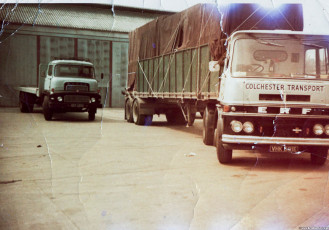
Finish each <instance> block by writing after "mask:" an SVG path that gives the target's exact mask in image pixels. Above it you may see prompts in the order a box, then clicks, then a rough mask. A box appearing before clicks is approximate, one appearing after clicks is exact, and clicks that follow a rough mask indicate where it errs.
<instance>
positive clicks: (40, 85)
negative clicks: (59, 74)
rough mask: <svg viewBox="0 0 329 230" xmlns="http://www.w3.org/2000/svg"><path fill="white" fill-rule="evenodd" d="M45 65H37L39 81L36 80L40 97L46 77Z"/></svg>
mask: <svg viewBox="0 0 329 230" xmlns="http://www.w3.org/2000/svg"><path fill="white" fill-rule="evenodd" d="M47 68H48V65H47V64H40V65H39V80H38V88H39V95H42V93H43V90H44V84H45V79H46V75H47Z"/></svg>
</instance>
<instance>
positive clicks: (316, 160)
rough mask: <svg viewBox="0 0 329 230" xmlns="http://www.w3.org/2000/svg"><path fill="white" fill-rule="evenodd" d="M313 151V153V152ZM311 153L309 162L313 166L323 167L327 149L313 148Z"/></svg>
mask: <svg viewBox="0 0 329 230" xmlns="http://www.w3.org/2000/svg"><path fill="white" fill-rule="evenodd" d="M313 151H314V152H313ZM313 151H312V153H311V162H312V163H313V164H315V165H323V164H324V163H326V161H327V156H328V148H326V147H318V148H313Z"/></svg>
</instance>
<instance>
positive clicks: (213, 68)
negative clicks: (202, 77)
mask: <svg viewBox="0 0 329 230" xmlns="http://www.w3.org/2000/svg"><path fill="white" fill-rule="evenodd" d="M219 70H220V65H219V63H218V61H210V62H209V71H210V72H219Z"/></svg>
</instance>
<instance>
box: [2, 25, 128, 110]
mask: <svg viewBox="0 0 329 230" xmlns="http://www.w3.org/2000/svg"><path fill="white" fill-rule="evenodd" d="M12 31H15V30H14V29H13V30H12ZM6 32H7V36H8V35H9V34H10V31H9V33H8V31H6ZM4 37H5V36H2V37H0V41H2V40H3V38H4ZM53 57H78V58H88V59H89V60H90V61H91V62H93V63H94V65H95V70H96V79H97V80H98V81H99V87H100V88H101V94H102V103H104V105H105V107H109V106H110V107H123V106H124V102H123V95H122V94H121V90H122V89H123V88H124V87H125V83H126V79H127V74H128V69H127V67H128V34H120V33H108V32H96V31H85V30H84V31H82V30H81V31H79V30H70V29H61V28H49V27H40V26H39V27H37V26H35V27H28V26H25V27H24V28H23V29H20V30H19V31H18V32H16V33H15V34H14V35H13V36H10V37H9V38H7V39H5V40H4V42H2V43H0V106H17V105H18V94H17V92H16V91H15V89H14V88H15V87H17V86H22V85H24V86H37V76H38V75H37V72H38V65H39V64H40V63H48V62H49V61H50V60H52V58H53ZM101 73H103V75H104V78H103V79H101ZM112 76H113V77H112ZM106 99H107V100H106ZM105 100H106V101H105Z"/></svg>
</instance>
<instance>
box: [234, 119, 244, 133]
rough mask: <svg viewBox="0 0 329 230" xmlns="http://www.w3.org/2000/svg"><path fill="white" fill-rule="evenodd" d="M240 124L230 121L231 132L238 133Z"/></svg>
mask: <svg viewBox="0 0 329 230" xmlns="http://www.w3.org/2000/svg"><path fill="white" fill-rule="evenodd" d="M242 127H243V126H242V123H241V122H240V121H235V120H234V121H232V122H231V129H232V130H233V132H236V133H239V132H241V131H242Z"/></svg>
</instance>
